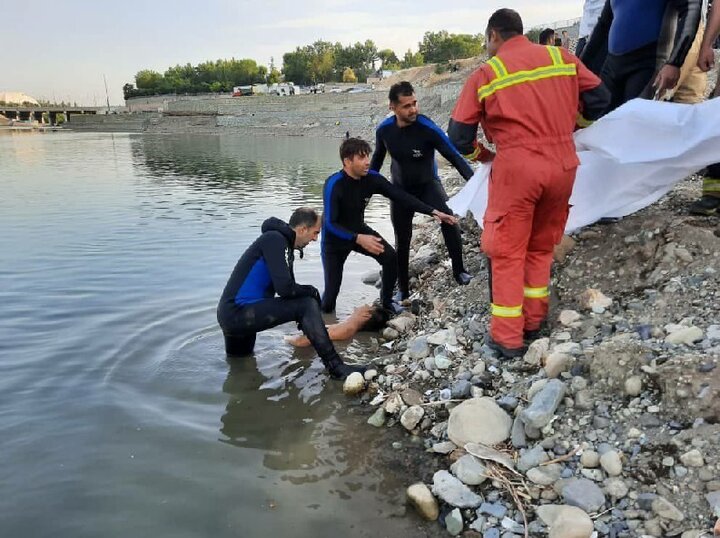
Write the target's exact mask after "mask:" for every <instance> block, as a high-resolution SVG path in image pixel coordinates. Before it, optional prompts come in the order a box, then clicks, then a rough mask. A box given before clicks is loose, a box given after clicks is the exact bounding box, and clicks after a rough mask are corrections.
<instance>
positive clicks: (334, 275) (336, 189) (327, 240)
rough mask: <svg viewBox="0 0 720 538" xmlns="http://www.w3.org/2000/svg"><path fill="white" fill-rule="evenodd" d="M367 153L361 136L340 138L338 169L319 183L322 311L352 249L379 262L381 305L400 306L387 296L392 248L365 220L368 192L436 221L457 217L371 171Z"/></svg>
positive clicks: (393, 266)
mask: <svg viewBox="0 0 720 538" xmlns="http://www.w3.org/2000/svg"><path fill="white" fill-rule="evenodd" d="M370 153H372V148H370V144H368V143H367V142H366V141H365V140H360V139H359V138H348V139H346V140H344V141H343V143H342V144H341V145H340V160H341V161H342V163H343V169H342V170H340V171H339V172H337V173H335V174H333V175H332V176H330V177H329V178H328V179H327V181H325V186H324V187H323V204H324V210H323V234H322V260H323V271H324V273H325V291H324V292H323V297H322V310H323V312H332V311H334V310H335V303H336V301H337V296H338V294H339V293H340V285H341V283H342V274H343V268H344V266H345V260H347V257H348V256H349V255H350V253H351V252H358V253H360V254H363V255H365V256H370V257H372V258H374V259H375V260H377V262H378V263H379V264H380V265H381V266H382V289H381V292H380V299H381V304H382V306H383V308H385V309H387V310H389V311H390V312H391V313H399V312H400V311H402V307H400V305H398V304H397V303H395V302H393V299H392V295H393V289H394V288H395V281H396V280H397V256H396V255H395V250H394V249H393V248H392V247H391V246H390V245H389V244H388V242H387V241H385V240H384V239H383V238H382V237H381V236H380V234H379V233H377V232H376V231H375V230H373V229H372V228H370V227H369V226H368V225H367V224H365V207H366V206H367V204H368V202H369V201H370V198H371V197H372V196H373V194H381V195H383V196H385V197H387V198H390V199H391V200H392V201H393V202H395V203H396V204H401V205H402V206H404V207H405V208H407V209H410V210H412V211H417V212H418V213H424V214H425V215H432V216H434V217H435V218H436V219H437V220H438V221H440V222H443V223H447V224H456V223H457V219H456V218H455V217H453V216H452V215H449V214H446V213H443V212H442V211H439V210H437V209H435V208H433V207H431V206H430V205H428V204H426V203H424V202H422V201H420V200H418V199H417V198H415V197H414V196H412V195H410V194H408V193H407V192H405V191H404V190H402V189H400V188H399V187H396V186H395V185H393V184H392V183H390V182H389V181H388V180H387V179H385V178H384V177H383V176H381V175H380V174H378V173H377V172H375V171H373V170H370Z"/></svg>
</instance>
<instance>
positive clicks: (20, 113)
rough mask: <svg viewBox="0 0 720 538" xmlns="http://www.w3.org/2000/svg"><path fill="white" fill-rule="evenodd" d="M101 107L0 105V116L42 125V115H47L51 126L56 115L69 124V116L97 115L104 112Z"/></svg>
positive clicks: (54, 122) (54, 121)
mask: <svg viewBox="0 0 720 538" xmlns="http://www.w3.org/2000/svg"><path fill="white" fill-rule="evenodd" d="M104 108H105V107H101V106H82V107H79V106H64V107H63V106H57V105H53V106H8V105H0V114H2V115H3V116H5V117H6V118H8V119H13V120H20V121H29V120H32V119H34V120H36V121H38V122H40V123H43V119H44V118H43V114H47V117H48V118H49V120H50V124H51V125H55V124H56V123H57V115H58V114H63V115H64V116H65V121H66V122H70V121H71V120H70V118H71V116H74V115H77V114H97V113H98V112H99V111H101V110H104Z"/></svg>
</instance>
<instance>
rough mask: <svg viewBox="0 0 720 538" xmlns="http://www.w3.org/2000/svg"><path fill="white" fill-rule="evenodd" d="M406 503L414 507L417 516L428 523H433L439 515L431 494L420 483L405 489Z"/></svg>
mask: <svg viewBox="0 0 720 538" xmlns="http://www.w3.org/2000/svg"><path fill="white" fill-rule="evenodd" d="M407 498H408V501H410V503H411V504H412V505H413V506H414V507H415V509H416V510H417V512H418V514H420V516H421V517H423V518H424V519H426V520H428V521H435V520H436V519H437V518H438V516H439V515H440V508H439V506H438V503H437V500H436V499H435V497H433V494H432V493H431V492H430V488H428V487H427V486H426V485H425V484H423V483H422V482H419V483H417V484H413V485H412V486H410V487H409V488H408V489H407Z"/></svg>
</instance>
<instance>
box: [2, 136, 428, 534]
mask: <svg viewBox="0 0 720 538" xmlns="http://www.w3.org/2000/svg"><path fill="white" fill-rule="evenodd" d="M337 168H339V162H338V158H337V143H336V142H334V141H322V140H306V139H300V138H292V139H279V138H273V139H265V140H263V139H257V138H251V139H248V138H241V137H235V136H191V135H188V136H157V137H154V136H143V135H111V134H75V133H68V132H64V133H48V134H26V133H13V134H10V133H0V230H2V233H0V305H2V306H1V307H0V456H1V459H0V536H33V537H34V536H53V537H85V536H113V537H114V536H118V537H120V536H123V537H125V536H172V537H173V538H180V537H185V536H187V537H191V536H192V537H196V536H210V535H212V536H220V537H224V536H312V537H314V538H318V537H325V536H327V537H331V536H340V535H344V536H424V535H426V533H434V532H436V528H435V527H431V528H430V529H429V530H428V528H426V527H422V526H421V525H420V523H419V522H418V520H417V519H415V518H414V516H405V517H398V516H397V514H398V512H402V502H403V501H402V492H403V489H404V487H405V486H406V485H407V484H406V482H405V481H406V480H407V477H404V476H402V475H401V474H399V473H400V471H399V470H398V469H393V468H388V465H387V464H386V465H382V464H379V463H378V462H379V461H380V460H381V458H378V457H377V455H378V454H380V453H383V452H386V451H388V450H389V447H388V444H389V441H388V439H387V438H384V437H383V434H382V432H378V431H376V430H374V429H373V428H371V427H370V426H367V425H366V424H365V421H364V418H363V417H362V416H361V414H354V413H352V412H351V409H349V403H348V401H346V400H345V398H344V397H343V396H342V394H341V386H340V384H339V383H337V382H333V381H330V380H328V379H327V378H326V376H325V375H324V373H323V368H322V365H321V364H320V362H319V360H318V359H317V357H316V356H315V355H314V353H312V352H311V351H308V350H304V351H303V352H293V350H292V349H290V348H289V347H288V346H287V345H286V344H284V343H283V341H282V336H283V335H284V334H287V333H289V332H292V331H293V329H294V327H293V326H292V325H286V326H283V327H280V328H278V329H276V330H273V331H268V332H266V333H263V334H262V335H261V336H260V337H259V338H258V345H257V349H256V354H255V359H247V360H242V361H236V362H234V363H232V364H228V362H226V360H225V354H224V349H223V344H222V335H221V333H220V331H219V329H218V327H217V325H216V321H215V306H216V303H217V299H218V297H219V295H220V293H221V291H222V288H223V286H224V285H225V281H226V279H227V277H228V276H229V274H230V271H231V270H232V268H233V266H234V264H235V262H236V260H237V258H238V257H239V256H240V254H241V253H242V251H243V250H244V248H245V247H246V246H247V245H248V244H249V243H250V242H251V241H252V240H253V239H254V238H255V237H256V236H257V234H258V233H259V227H260V224H261V222H262V221H263V220H264V219H265V218H267V217H268V216H271V215H274V216H278V217H280V218H283V219H287V217H288V216H289V214H290V212H291V210H292V208H294V207H297V206H299V205H311V206H314V207H317V208H320V207H321V205H322V201H321V191H322V185H323V182H324V179H325V178H326V177H327V176H328V175H329V174H330V173H332V172H333V171H334V170H335V169H337ZM387 215H388V212H387V206H386V205H385V204H384V203H380V202H373V204H372V205H371V208H370V211H369V219H368V220H369V221H370V222H371V224H372V225H374V226H375V227H376V228H377V229H378V230H379V231H381V232H382V233H383V234H385V235H386V237H388V238H391V237H392V233H391V229H390V227H389V223H388V221H389V219H388V218H387ZM319 254H320V253H319V246H318V245H317V244H313V245H312V246H311V247H310V248H308V249H307V252H306V257H305V259H304V260H298V261H297V263H296V274H297V277H298V280H299V281H300V282H303V283H312V284H315V285H316V286H318V287H319V288H320V289H322V271H321V265H320V259H319V257H320V256H319ZM374 267H376V266H375V264H374V262H373V261H372V260H369V259H366V258H363V257H360V256H357V255H353V256H351V258H350V260H349V262H348V266H347V270H346V277H345V283H344V287H343V291H342V293H341V297H340V302H339V307H338V314H339V316H340V317H342V316H343V315H345V314H347V313H349V312H350V311H351V310H352V308H353V307H354V306H356V305H358V304H360V303H362V302H367V301H370V300H372V299H374V298H375V297H376V291H375V290H373V289H372V288H369V287H367V286H363V285H362V284H360V283H359V276H360V275H361V274H362V273H363V272H365V271H367V270H368V269H371V268H374Z"/></svg>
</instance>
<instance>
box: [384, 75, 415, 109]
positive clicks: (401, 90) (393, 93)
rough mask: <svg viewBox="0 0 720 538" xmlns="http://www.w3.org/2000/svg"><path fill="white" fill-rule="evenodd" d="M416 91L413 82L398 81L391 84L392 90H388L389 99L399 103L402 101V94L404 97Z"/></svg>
mask: <svg viewBox="0 0 720 538" xmlns="http://www.w3.org/2000/svg"><path fill="white" fill-rule="evenodd" d="M414 93H415V88H413V86H412V84H410V83H409V82H408V81H407V80H403V81H402V82H398V83H396V84H393V85H392V86H390V91H389V92H388V99H389V100H390V102H391V103H397V102H399V101H400V96H401V95H402V96H403V97H408V96H410V95H412V94H414Z"/></svg>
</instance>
